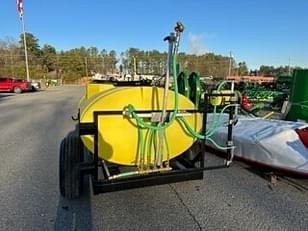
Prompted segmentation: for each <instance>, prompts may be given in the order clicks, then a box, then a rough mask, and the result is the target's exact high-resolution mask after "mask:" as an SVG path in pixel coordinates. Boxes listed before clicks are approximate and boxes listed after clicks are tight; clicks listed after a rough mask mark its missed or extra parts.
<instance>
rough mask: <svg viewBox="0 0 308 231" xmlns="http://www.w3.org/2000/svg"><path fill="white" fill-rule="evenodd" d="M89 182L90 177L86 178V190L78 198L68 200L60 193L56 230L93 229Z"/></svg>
mask: <svg viewBox="0 0 308 231" xmlns="http://www.w3.org/2000/svg"><path fill="white" fill-rule="evenodd" d="M89 182H90V181H89V178H88V177H87V178H85V180H84V191H83V193H82V195H81V197H80V198H78V199H75V200H67V199H65V198H63V197H62V196H61V195H59V202H58V209H57V215H56V222H55V230H59V231H60V230H61V231H66V230H70V231H71V230H92V214H91V191H90V187H89Z"/></svg>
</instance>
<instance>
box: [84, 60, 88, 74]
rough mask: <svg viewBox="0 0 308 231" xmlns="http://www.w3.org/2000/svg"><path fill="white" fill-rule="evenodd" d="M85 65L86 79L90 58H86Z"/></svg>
mask: <svg viewBox="0 0 308 231" xmlns="http://www.w3.org/2000/svg"><path fill="white" fill-rule="evenodd" d="M84 63H85V66H86V77H88V58H87V57H85V58H84Z"/></svg>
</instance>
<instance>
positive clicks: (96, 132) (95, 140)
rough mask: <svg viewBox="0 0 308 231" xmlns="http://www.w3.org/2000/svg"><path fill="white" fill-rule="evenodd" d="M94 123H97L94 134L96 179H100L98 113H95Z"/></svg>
mask: <svg viewBox="0 0 308 231" xmlns="http://www.w3.org/2000/svg"><path fill="white" fill-rule="evenodd" d="M93 117H94V124H95V128H96V131H95V134H94V160H93V161H94V180H96V181H97V180H98V114H97V113H95V112H94V113H93Z"/></svg>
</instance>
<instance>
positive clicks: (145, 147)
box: [127, 54, 234, 168]
mask: <svg viewBox="0 0 308 231" xmlns="http://www.w3.org/2000/svg"><path fill="white" fill-rule="evenodd" d="M172 68H173V83H174V92H175V94H174V109H173V112H172V114H171V116H170V118H169V121H168V122H167V123H166V122H160V123H157V124H156V125H153V124H148V123H146V122H144V120H143V119H142V118H141V117H139V116H138V115H137V113H136V112H135V108H134V106H133V105H131V104H129V105H128V106H127V110H128V112H129V113H130V114H131V115H132V117H133V118H134V119H135V120H136V124H137V127H138V155H139V158H140V166H141V167H142V168H143V166H144V159H145V153H146V152H147V162H148V163H149V162H150V160H151V154H152V145H153V147H154V151H155V149H156V142H155V141H156V139H157V134H158V131H161V130H164V129H165V128H167V127H168V126H170V125H171V124H172V123H173V122H174V120H175V119H176V115H177V112H178V106H179V100H178V84H177V78H176V76H177V70H176V54H173V56H172ZM225 83H226V82H225V81H222V82H221V83H220V84H219V86H218V88H217V90H218V91H219V90H220V89H221V88H222V87H223V85H224V84H225ZM231 106H234V105H231V104H230V105H227V106H225V107H224V108H223V109H222V111H221V112H220V113H219V116H218V119H216V106H215V107H214V120H213V124H212V125H211V127H210V128H209V129H208V130H207V131H206V134H205V135H203V134H199V133H198V132H196V131H194V129H192V128H191V127H190V124H189V123H188V122H187V121H186V120H185V118H183V117H179V118H178V121H180V122H182V123H183V124H184V127H185V128H186V129H187V131H188V132H189V134H190V135H191V136H193V137H196V138H199V139H207V140H209V141H210V142H211V143H213V144H214V145H215V146H216V147H217V148H219V149H224V150H225V149H228V148H230V147H223V146H221V145H219V144H217V143H216V142H215V141H214V140H213V139H211V138H210V137H211V136H212V135H213V134H214V133H215V132H216V131H217V130H218V128H219V124H218V123H219V122H220V121H221V115H222V114H223V112H224V111H225V110H226V109H227V108H228V107H231ZM143 128H147V129H149V132H148V135H147V137H146V141H145V142H144V140H143V132H142V129H143ZM163 134H164V140H165V144H166V148H167V155H168V156H169V146H168V142H167V138H166V134H165V131H163ZM155 152H156V151H155Z"/></svg>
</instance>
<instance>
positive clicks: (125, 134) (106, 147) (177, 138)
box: [80, 83, 202, 166]
mask: <svg viewBox="0 0 308 231" xmlns="http://www.w3.org/2000/svg"><path fill="white" fill-rule="evenodd" d="M163 94H164V89H163V88H161V87H154V86H134V87H131V86H129V87H125V86H123V87H114V86H113V85H112V84H104V83H89V84H88V85H87V86H86V92H85V96H84V97H83V98H82V100H81V102H80V122H81V123H86V122H94V117H93V112H94V111H99V112H107V111H108V112H112V111H114V112H119V111H121V112H123V113H107V114H101V115H100V116H99V117H98V133H99V140H98V144H99V148H98V149H99V150H98V156H99V157H100V158H101V159H103V160H106V161H108V162H111V163H115V164H120V165H127V166H135V165H137V162H138V158H139V157H138V147H139V146H138V142H140V138H138V126H137V124H136V121H135V119H134V118H131V117H129V116H127V115H126V114H125V111H126V107H127V105H129V104H131V105H133V106H134V108H135V109H136V112H137V114H138V112H139V111H142V112H146V113H143V114H140V116H145V117H147V118H144V120H145V121H146V122H149V123H150V122H151V120H153V117H155V113H154V112H157V113H156V116H157V114H158V115H159V111H160V110H161V107H162V99H163ZM174 94H175V93H174V92H173V91H171V90H169V94H168V104H167V111H172V110H173V109H174ZM178 97H179V98H178V99H179V104H178V105H179V106H178V112H179V114H181V115H182V116H183V117H184V118H185V119H186V120H187V121H188V123H189V124H190V126H191V127H192V128H194V130H195V131H200V130H201V123H202V119H201V115H200V113H197V112H196V111H195V105H194V104H193V103H192V102H191V101H190V100H189V99H188V98H186V97H185V96H183V95H179V96H178ZM142 132H143V134H144V139H145V141H144V142H146V139H147V138H148V136H149V129H147V128H142ZM81 139H82V142H83V143H84V145H85V147H86V148H87V149H88V150H89V151H90V152H92V153H93V152H94V138H93V136H90V135H84V136H81ZM194 141H195V139H194V138H193V137H192V136H191V135H190V134H188V133H187V131H186V129H185V128H184V127H183V124H182V123H181V122H179V121H178V120H177V119H175V120H174V122H172V123H171V124H170V126H168V127H167V128H166V129H165V143H164V145H163V155H162V161H166V160H167V159H172V158H175V157H176V156H178V155H180V154H182V153H183V152H185V151H186V150H187V149H189V148H190V147H191V146H192V144H193V143H194ZM146 152H147V153H145V155H146V156H147V161H148V163H146V164H151V163H152V164H153V161H154V156H155V145H152V147H151V148H148V150H146Z"/></svg>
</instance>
